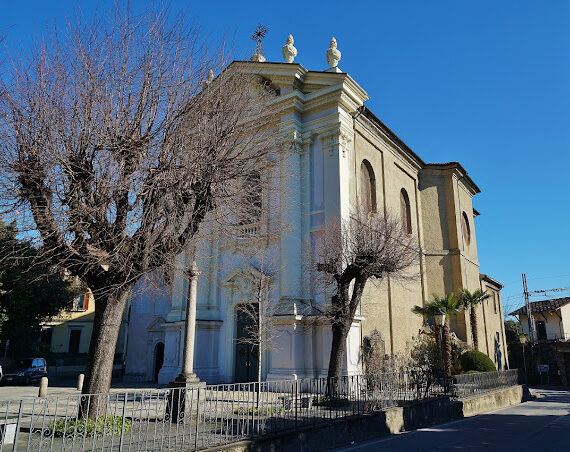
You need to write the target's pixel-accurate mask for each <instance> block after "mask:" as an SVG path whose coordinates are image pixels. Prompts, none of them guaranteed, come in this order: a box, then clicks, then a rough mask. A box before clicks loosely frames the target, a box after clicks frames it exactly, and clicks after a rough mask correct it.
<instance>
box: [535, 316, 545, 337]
mask: <svg viewBox="0 0 570 452" xmlns="http://www.w3.org/2000/svg"><path fill="white" fill-rule="evenodd" d="M536 336H537V338H538V340H539V341H545V340H546V323H545V322H544V321H543V320H537V321H536Z"/></svg>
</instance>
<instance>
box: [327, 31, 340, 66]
mask: <svg viewBox="0 0 570 452" xmlns="http://www.w3.org/2000/svg"><path fill="white" fill-rule="evenodd" d="M340 55H341V53H340V50H338V49H337V48H336V39H335V38H334V37H333V38H331V43H330V46H329V48H328V50H327V62H328V63H329V66H330V67H331V68H333V67H337V66H338V62H339V61H340Z"/></svg>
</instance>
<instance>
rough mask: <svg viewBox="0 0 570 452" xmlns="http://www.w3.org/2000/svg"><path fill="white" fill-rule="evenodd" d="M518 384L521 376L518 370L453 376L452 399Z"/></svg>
mask: <svg viewBox="0 0 570 452" xmlns="http://www.w3.org/2000/svg"><path fill="white" fill-rule="evenodd" d="M520 382H521V375H520V372H519V370H518V369H510V370H502V371H498V372H481V373H473V374H463V375H455V376H454V377H453V383H452V386H453V388H452V391H453V395H454V397H458V398H461V397H469V396H472V395H475V394H480V393H483V392H488V391H493V390H495V389H499V388H505V387H507V386H514V385H517V384H519V383H520Z"/></svg>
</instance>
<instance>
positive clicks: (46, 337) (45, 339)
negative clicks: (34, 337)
mask: <svg viewBox="0 0 570 452" xmlns="http://www.w3.org/2000/svg"><path fill="white" fill-rule="evenodd" d="M40 334H41V342H42V344H44V345H46V346H47V347H48V350H49V348H50V347H51V339H52V337H53V330H52V329H51V328H47V329H45V330H42V332H41V333H40Z"/></svg>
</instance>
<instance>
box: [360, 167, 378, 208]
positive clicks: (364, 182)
mask: <svg viewBox="0 0 570 452" xmlns="http://www.w3.org/2000/svg"><path fill="white" fill-rule="evenodd" d="M360 206H361V207H362V208H364V209H366V211H367V212H376V177H375V176H374V170H373V169H372V165H371V164H370V162H369V161H368V160H363V161H362V163H361V164H360Z"/></svg>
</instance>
